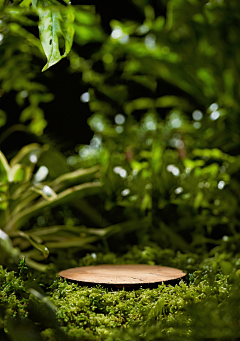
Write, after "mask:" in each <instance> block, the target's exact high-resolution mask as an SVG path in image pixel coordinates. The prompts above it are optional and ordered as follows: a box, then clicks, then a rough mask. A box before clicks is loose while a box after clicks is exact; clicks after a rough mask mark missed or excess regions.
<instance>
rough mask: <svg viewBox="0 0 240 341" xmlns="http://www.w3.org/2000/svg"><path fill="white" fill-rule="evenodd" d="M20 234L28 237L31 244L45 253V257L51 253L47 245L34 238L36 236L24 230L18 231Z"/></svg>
mask: <svg viewBox="0 0 240 341" xmlns="http://www.w3.org/2000/svg"><path fill="white" fill-rule="evenodd" d="M18 235H19V236H20V237H23V238H26V239H27V240H28V241H29V242H30V243H31V244H32V246H34V247H35V248H36V249H37V250H39V251H41V253H42V254H43V256H44V258H47V257H48V255H49V250H48V248H47V247H46V246H45V245H42V244H40V243H38V242H37V241H36V240H34V238H33V237H32V236H30V235H28V234H27V233H24V232H22V231H18Z"/></svg>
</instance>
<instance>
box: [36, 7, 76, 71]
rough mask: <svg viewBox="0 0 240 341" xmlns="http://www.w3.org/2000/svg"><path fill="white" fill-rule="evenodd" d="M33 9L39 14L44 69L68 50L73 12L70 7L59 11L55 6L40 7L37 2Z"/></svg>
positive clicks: (72, 34) (70, 40) (72, 30)
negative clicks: (62, 40) (44, 59)
mask: <svg viewBox="0 0 240 341" xmlns="http://www.w3.org/2000/svg"><path fill="white" fill-rule="evenodd" d="M35 9H36V10H37V13H38V15H39V33H40V40H41V43H42V46H43V50H44V52H45V55H46V57H47V61H48V62H47V64H46V65H45V66H44V68H43V70H42V71H45V70H47V69H48V68H49V67H51V66H52V65H54V64H56V63H57V62H59V61H60V60H61V59H62V58H64V57H66V56H67V55H68V53H69V52H70V49H71V46H72V43H73V36H74V27H73V25H72V22H73V21H74V14H73V10H72V9H71V7H68V8H66V9H61V11H60V10H59V8H57V7H48V8H40V7H38V4H37V5H36V7H35ZM60 37H62V38H63V39H64V45H65V46H64V53H63V55H61V53H60V49H59V48H60V40H59V38H60Z"/></svg>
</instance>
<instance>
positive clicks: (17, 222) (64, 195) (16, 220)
mask: <svg viewBox="0 0 240 341" xmlns="http://www.w3.org/2000/svg"><path fill="white" fill-rule="evenodd" d="M101 187H102V185H101V183H100V182H87V183H84V184H81V185H77V186H74V187H70V188H68V189H66V190H65V191H63V192H61V193H59V194H58V195H57V196H56V197H54V198H53V199H52V200H50V201H46V200H42V199H40V200H39V201H37V203H36V204H34V205H32V206H30V207H28V208H26V209H25V210H23V211H22V212H19V213H18V214H16V215H14V216H12V219H10V220H9V222H8V224H7V226H6V228H5V230H6V231H11V230H15V229H19V228H21V226H22V225H23V224H24V223H25V222H26V221H27V220H28V219H29V218H30V217H32V216H34V215H36V214H38V213H39V212H41V211H42V210H43V208H45V207H54V206H57V205H60V204H62V203H64V202H69V201H71V200H73V199H75V198H77V197H78V198H83V197H85V196H87V195H93V194H99V193H100V192H101V191H102V188H101Z"/></svg>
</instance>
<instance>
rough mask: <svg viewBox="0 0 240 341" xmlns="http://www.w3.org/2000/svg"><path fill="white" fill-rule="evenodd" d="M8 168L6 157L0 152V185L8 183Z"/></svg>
mask: <svg viewBox="0 0 240 341" xmlns="http://www.w3.org/2000/svg"><path fill="white" fill-rule="evenodd" d="M9 171H10V166H9V164H8V162H7V159H6V157H5V156H4V154H3V153H2V152H1V151H0V184H7V183H8V181H9Z"/></svg>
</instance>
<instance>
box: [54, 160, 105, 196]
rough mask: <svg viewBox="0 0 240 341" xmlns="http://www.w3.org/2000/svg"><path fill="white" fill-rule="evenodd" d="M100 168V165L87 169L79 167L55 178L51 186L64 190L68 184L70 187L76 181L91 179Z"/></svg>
mask: <svg viewBox="0 0 240 341" xmlns="http://www.w3.org/2000/svg"><path fill="white" fill-rule="evenodd" d="M99 170H100V167H99V166H93V167H91V168H87V169H77V170H75V171H73V172H69V173H65V174H63V175H60V176H59V177H58V178H56V179H55V180H53V181H51V182H50V183H49V186H51V187H52V188H53V189H54V190H55V191H56V192H58V191H59V190H62V189H63V188H66V187H67V186H68V187H69V186H70V185H72V184H74V183H79V182H86V181H90V180H91V179H92V178H93V177H94V174H96V173H97V172H98V171H99Z"/></svg>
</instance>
